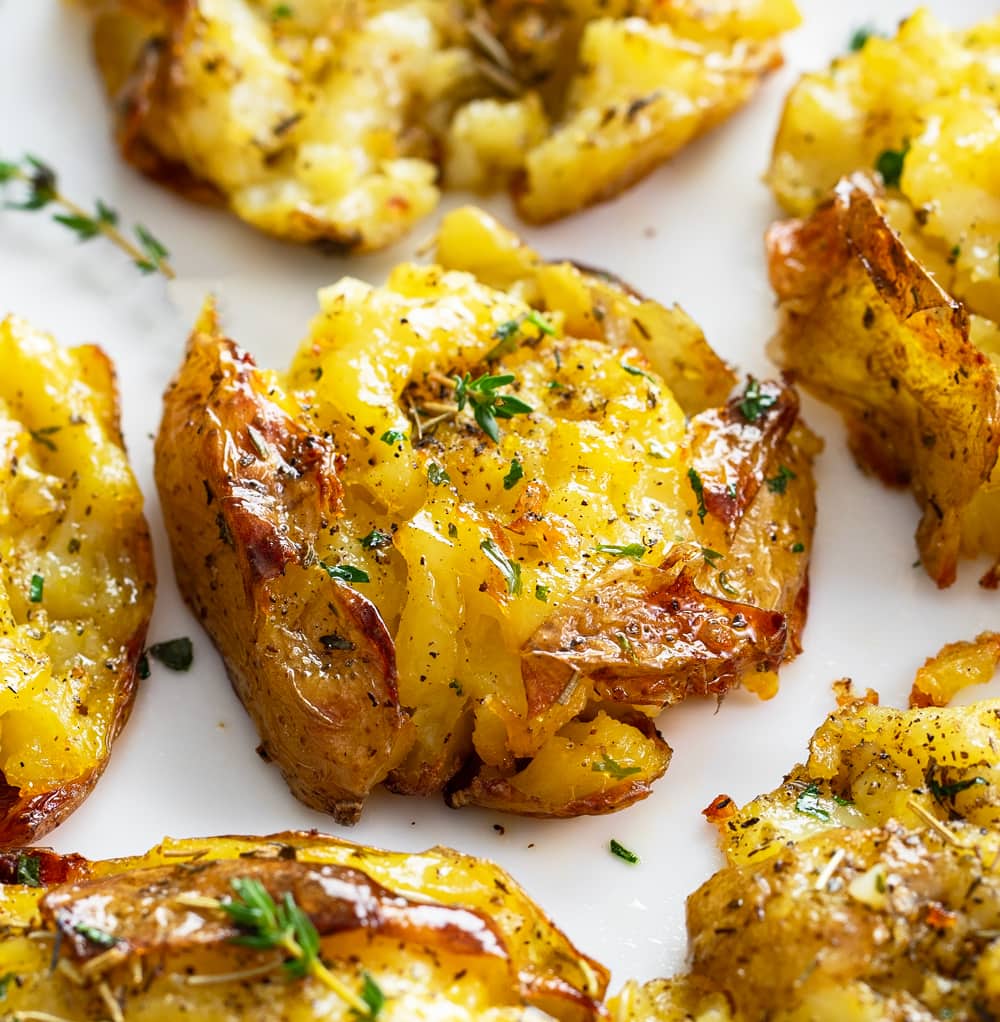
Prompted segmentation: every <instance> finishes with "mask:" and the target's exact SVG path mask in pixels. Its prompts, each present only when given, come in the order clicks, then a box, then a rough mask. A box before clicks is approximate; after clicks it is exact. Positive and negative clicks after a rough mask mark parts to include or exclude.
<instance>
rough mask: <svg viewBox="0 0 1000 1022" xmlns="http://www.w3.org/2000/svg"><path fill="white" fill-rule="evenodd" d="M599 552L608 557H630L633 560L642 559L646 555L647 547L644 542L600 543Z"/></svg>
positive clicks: (598, 545)
mask: <svg viewBox="0 0 1000 1022" xmlns="http://www.w3.org/2000/svg"><path fill="white" fill-rule="evenodd" d="M597 552H598V553H600V554H607V555H608V557H630V558H631V559H632V560H633V561H641V560H642V559H643V557H645V556H646V547H645V546H644V545H643V544H642V543H626V544H624V545H622V544H619V543H598V544H597Z"/></svg>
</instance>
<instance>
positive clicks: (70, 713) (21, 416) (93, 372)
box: [0, 317, 155, 844]
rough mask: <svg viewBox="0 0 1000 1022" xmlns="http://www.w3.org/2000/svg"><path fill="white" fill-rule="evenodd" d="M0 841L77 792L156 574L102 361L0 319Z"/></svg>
mask: <svg viewBox="0 0 1000 1022" xmlns="http://www.w3.org/2000/svg"><path fill="white" fill-rule="evenodd" d="M0 366H3V373H2V374H0V680H2V685H0V843H3V844H10V843H12V842H18V841H21V842H24V841H29V840H32V839H33V838H36V837H39V836H41V835H42V834H45V833H47V832H48V831H49V830H51V829H52V828H53V827H55V826H56V825H57V824H58V823H59V822H60V821H61V820H63V819H64V818H65V817H66V816H68V815H69V813H71V812H72V811H73V810H74V809H75V808H76V807H77V806H78V805H79V804H80V803H81V802H82V801H83V799H84V798H86V796H87V794H88V793H89V791H90V789H91V788H92V787H93V785H94V784H95V783H96V781H97V779H98V778H99V777H100V775H101V773H102V772H103V770H104V766H105V764H106V762H107V758H108V755H109V754H110V751H111V744H112V742H113V741H114V739H115V738H116V737H117V735H118V732H119V731H120V730H121V728H122V726H123V725H124V723H125V721H126V719H127V718H128V715H129V711H130V710H131V707H132V699H133V696H134V689H135V677H136V666H137V663H138V660H139V657H140V655H141V653H142V649H143V643H144V641H145V637H146V627H147V625H148V624H149V618H150V615H151V614H152V607H153V590H154V586H155V574H154V569H153V561H152V551H151V548H150V541H149V532H148V529H147V526H146V521H145V519H144V518H143V514H142V494H141V493H140V492H139V488H138V486H137V485H136V481H135V479H134V477H133V476H132V472H131V470H130V468H129V465H128V460H127V458H126V455H125V449H124V446H123V444H122V437H121V431H120V425H119V414H118V394H117V391H116V389H115V378H114V371H113V369H112V367H111V364H110V362H109V361H108V359H107V357H106V356H105V355H104V353H103V352H102V351H101V350H100V349H99V348H96V347H93V346H87V347H80V348H74V349H72V350H67V349H63V348H60V347H58V345H56V343H55V342H54V341H53V340H52V339H51V338H50V337H48V336H46V335H44V334H41V333H39V332H37V331H35V330H33V329H32V328H31V327H30V326H28V324H27V323H24V322H23V321H20V320H17V319H14V318H12V317H9V318H7V319H5V320H3V321H2V322H0Z"/></svg>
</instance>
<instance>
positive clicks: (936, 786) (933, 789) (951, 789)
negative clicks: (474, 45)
mask: <svg viewBox="0 0 1000 1022" xmlns="http://www.w3.org/2000/svg"><path fill="white" fill-rule="evenodd" d="M934 770H935V765H934V764H933V763H931V765H930V767H929V768H928V770H927V774H926V777H925V778H924V779H925V781H926V782H927V787H928V789H929V790H930V793H931V794H932V795H933V796H934V799H935V801H937V802H942V803H943V802H945V801H953V800H954V798H955V796H956V795H958V794H959V793H960V792H963V791H968V789H969V788H971V787H973V786H974V785H978V784H986V783H988V782H987V781H986V778H985V777H970V778H968V779H967V780H964V781H953V782H952V783H951V784H942V783H941V782H940V781H939V780H938V779H937V778H936V777H935V776H934Z"/></svg>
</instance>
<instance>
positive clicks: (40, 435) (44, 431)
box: [28, 426, 62, 451]
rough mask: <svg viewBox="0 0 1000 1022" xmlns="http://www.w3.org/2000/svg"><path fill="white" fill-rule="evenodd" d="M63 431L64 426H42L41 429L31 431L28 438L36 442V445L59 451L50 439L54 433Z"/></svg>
mask: <svg viewBox="0 0 1000 1022" xmlns="http://www.w3.org/2000/svg"><path fill="white" fill-rule="evenodd" d="M61 429H62V426H42V427H41V429H29V430H28V436H30V437H31V439H32V440H34V441H35V443H36V444H41V445H42V446H43V447H47V448H48V449H49V450H50V451H57V450H59V448H58V447H56V445H55V444H54V443H53V442H52V440H50V439H49V437H51V436H52V435H53V434H54V433H58V432H59V430H61Z"/></svg>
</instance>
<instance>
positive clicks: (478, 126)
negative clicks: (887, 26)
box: [86, 0, 798, 250]
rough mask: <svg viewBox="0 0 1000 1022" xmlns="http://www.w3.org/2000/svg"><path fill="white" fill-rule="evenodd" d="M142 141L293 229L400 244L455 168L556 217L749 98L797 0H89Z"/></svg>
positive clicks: (121, 105) (131, 150)
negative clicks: (518, 0)
mask: <svg viewBox="0 0 1000 1022" xmlns="http://www.w3.org/2000/svg"><path fill="white" fill-rule="evenodd" d="M86 2H87V3H88V6H90V7H92V8H93V9H94V11H95V49H96V54H97V59H98V64H99V66H100V68H101V71H102V74H103V77H104V79H105V83H106V85H107V88H108V91H109V94H110V95H111V97H112V99H113V102H114V104H115V108H116V110H117V111H118V124H117V134H118V141H119V144H120V146H121V149H122V151H123V153H124V155H125V157H126V158H127V159H129V160H130V161H131V162H132V163H134V164H136V165H137V166H139V167H140V168H141V169H142V170H144V171H145V172H147V173H149V174H151V175H153V176H154V177H157V178H159V179H161V180H164V181H166V182H169V183H171V184H173V185H174V186H176V187H179V188H181V189H182V190H184V191H188V192H192V193H194V194H198V195H202V196H214V197H215V198H218V199H221V200H223V201H224V202H226V203H227V204H228V205H229V206H230V208H231V209H232V210H233V212H235V213H236V214H237V215H238V216H240V217H241V218H243V219H244V220H246V221H248V222H249V223H251V224H253V225H254V226H256V227H258V228H260V229H262V230H265V231H267V232H269V233H271V234H275V235H277V236H279V237H283V238H288V239H291V240H293V241H303V242H307V241H316V242H322V243H325V244H329V245H334V246H337V247H339V248H344V249H349V250H371V249H377V248H381V247H384V246H385V245H388V244H390V243H392V242H393V241H395V240H396V239H398V238H399V237H400V236H401V235H402V234H404V233H405V232H406V231H407V230H408V229H409V228H410V227H411V226H412V225H413V223H414V222H416V221H417V220H419V219H420V218H421V217H423V216H425V215H426V214H427V213H428V212H429V211H430V210H431V209H432V208H433V207H434V206H435V205H436V203H437V200H438V195H439V184H438V178H439V177H443V180H444V183H445V185H446V186H451V187H455V188H461V189H475V190H480V191H482V190H486V189H489V188H493V187H496V186H510V187H511V188H512V190H513V192H514V195H515V198H516V200H517V203H518V206H519V208H520V210H521V212H522V214H523V215H524V216H525V217H526V218H528V219H532V220H551V219H553V218H556V217H559V216H563V215H565V214H566V213H571V212H573V211H574V210H576V209H578V208H580V207H581V206H584V205H588V204H590V203H593V202H597V201H599V200H601V199H604V198H607V197H609V196H611V195H614V194H616V193H618V192H620V191H621V190H623V189H624V188H626V187H628V186H629V185H630V184H632V183H633V182H634V181H635V180H637V179H638V178H640V177H642V176H644V175H645V174H646V173H648V172H649V171H650V170H651V169H653V167H655V166H656V165H657V164H659V163H660V162H662V161H663V160H665V159H667V158H668V157H669V156H671V155H672V154H673V153H674V152H676V151H677V150H678V149H679V148H681V147H682V146H683V145H685V144H686V143H687V142H688V141H690V140H691V139H692V138H694V137H695V136H696V135H698V134H700V133H701V132H703V131H705V130H707V129H708V128H710V127H712V126H713V125H715V124H716V123H718V122H719V121H721V120H723V119H724V118H725V117H726V116H728V115H729V114H730V113H731V112H732V111H733V110H735V109H736V108H737V107H739V106H741V105H742V104H743V103H744V102H746V101H747V99H748V98H749V97H750V95H751V94H752V92H753V91H754V89H755V87H756V84H757V82H758V81H759V79H760V78H761V77H762V76H763V75H764V74H765V73H766V72H767V71H768V70H770V69H771V68H773V67H775V66H777V65H778V64H779V63H780V53H779V50H778V44H777V39H778V37H779V36H780V34H781V33H782V32H783V31H786V30H787V29H789V28H792V27H794V25H796V24H797V23H798V13H797V11H796V10H795V7H794V4H793V3H792V0H751V2H749V3H747V2H737V0H718V2H713V3H712V4H704V3H697V4H696V3H693V2H691V0H670V2H668V3H659V2H658V3H651V2H648V0H614V2H612V3H610V4H594V3H592V2H589V0H573V2H571V3H568V4H562V5H556V4H533V5H528V4H513V3H510V2H509V0H476V2H473V0H391V2H384V0H379V2H367V0H366V2H358V3H353V4H345V3H343V2H340V0H299V2H296V3H294V4H278V5H276V4H273V3H271V2H269V0H266V2H265V0H185V2H183V3H175V2H168V0H86Z"/></svg>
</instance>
